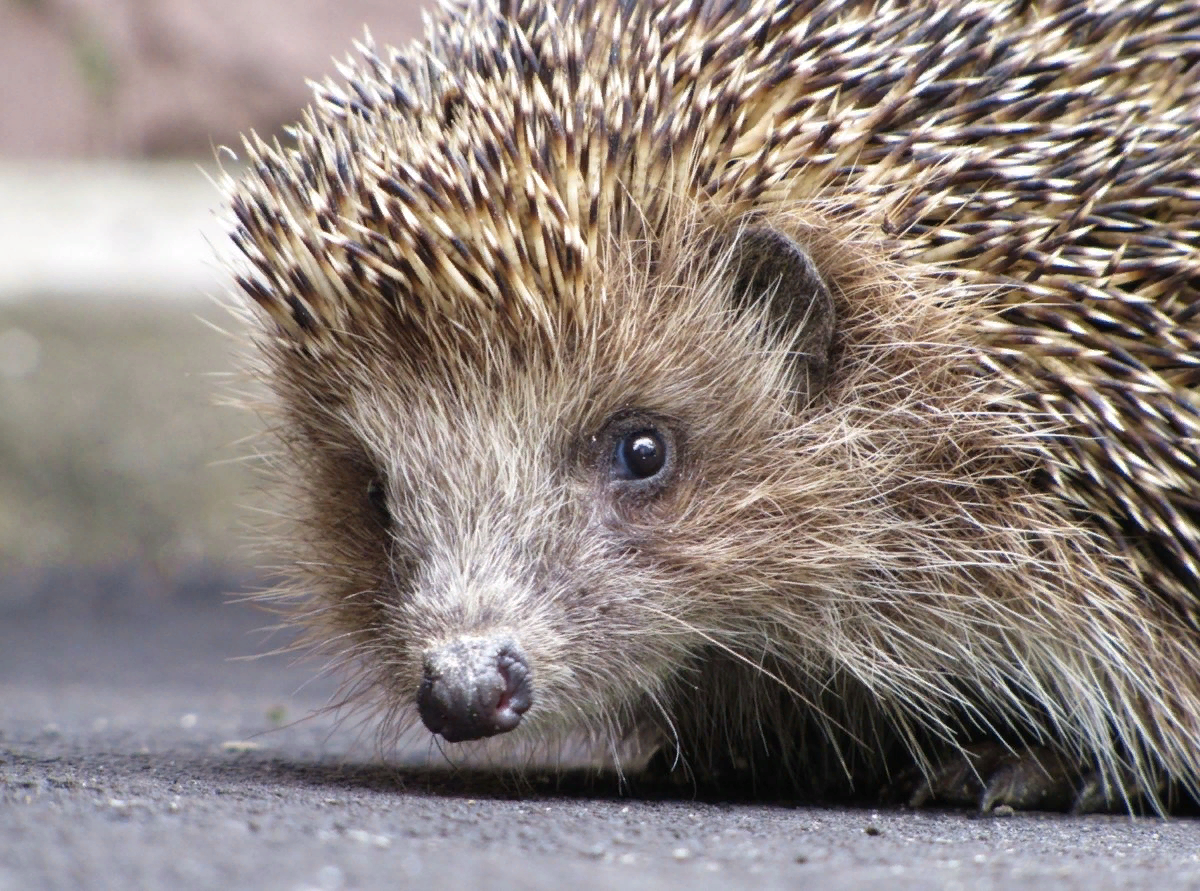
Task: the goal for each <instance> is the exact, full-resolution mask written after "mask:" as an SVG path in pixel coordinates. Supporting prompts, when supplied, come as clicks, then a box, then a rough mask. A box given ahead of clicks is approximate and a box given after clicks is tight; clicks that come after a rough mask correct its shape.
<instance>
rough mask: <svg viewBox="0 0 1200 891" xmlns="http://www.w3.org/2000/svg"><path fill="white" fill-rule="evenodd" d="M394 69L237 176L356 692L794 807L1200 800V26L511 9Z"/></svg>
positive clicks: (985, 11) (758, 3)
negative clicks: (907, 779) (904, 797)
mask: <svg viewBox="0 0 1200 891" xmlns="http://www.w3.org/2000/svg"><path fill="white" fill-rule="evenodd" d="M359 49H360V50H361V58H360V59H359V61H357V62H351V63H348V64H347V66H346V70H345V71H344V72H343V74H345V76H346V83H345V85H339V84H336V83H334V82H331V81H330V82H326V83H325V84H324V85H321V86H319V87H318V88H317V90H316V93H317V99H316V103H315V105H314V106H313V108H312V109H311V110H310V111H309V112H308V113H307V115H306V117H305V118H304V120H303V121H302V122H301V123H300V124H299V125H297V126H296V127H295V128H294V131H293V133H292V136H293V137H294V139H295V145H294V146H293V147H290V148H287V149H284V148H282V147H280V146H279V145H268V144H265V143H263V142H261V141H259V140H257V139H252V140H249V141H248V142H247V152H248V154H249V164H250V168H249V173H248V174H247V175H246V176H245V177H244V178H243V179H242V181H240V182H239V183H236V184H233V183H231V185H230V202H231V207H232V210H233V214H234V217H235V222H234V233H233V237H234V239H235V241H236V242H237V244H238V245H239V247H240V248H241V250H242V252H243V253H244V255H245V258H246V264H245V268H244V269H242V270H241V273H242V274H241V276H240V278H239V282H240V285H241V288H242V290H243V291H244V293H245V295H246V297H247V298H248V299H247V300H246V306H247V308H248V311H247V314H248V315H249V316H250V317H251V318H252V320H253V324H254V326H255V328H254V330H255V335H254V337H255V341H256V344H257V352H258V356H259V358H258V360H257V361H258V368H259V374H260V375H261V376H262V377H263V378H264V379H265V380H266V381H267V382H268V384H269V385H270V387H271V388H272V390H273V392H274V394H275V397H276V398H275V401H274V404H273V408H271V409H270V411H271V413H272V418H273V421H274V429H275V432H276V434H277V436H278V441H277V446H278V447H277V449H276V451H275V454H276V458H277V463H278V465H279V468H280V473H279V477H280V480H281V482H282V484H283V485H284V487H285V489H286V492H287V494H288V497H289V499H290V506H289V508H288V515H289V521H288V523H287V525H286V526H285V528H283V529H282V530H281V532H280V534H279V536H278V537H279V540H280V542H281V545H282V547H283V549H284V550H285V552H286V553H287V555H288V559H289V561H290V563H289V565H290V566H291V569H290V570H289V580H288V582H287V583H286V584H285V585H284V586H283V587H282V588H281V590H280V592H279V593H278V595H277V596H278V598H279V599H280V601H281V602H282V603H284V604H285V605H286V606H287V608H288V609H289V610H290V611H291V612H292V613H293V615H294V617H295V619H296V621H297V622H298V623H299V624H301V625H302V626H304V627H306V628H307V629H308V631H309V637H310V639H311V641H312V642H314V643H315V644H316V645H317V646H318V647H320V648H323V649H324V650H325V651H326V652H327V653H329V654H330V655H331V656H333V657H334V658H335V659H337V660H338V661H340V662H343V663H345V664H346V666H347V667H348V669H349V670H350V672H351V675H352V677H353V680H352V681H351V686H350V688H349V689H350V691H351V695H350V697H349V698H351V699H358V700H361V701H365V702H368V703H370V704H372V706H373V707H374V708H376V709H377V710H378V711H379V712H380V714H381V715H382V717H383V723H384V726H385V727H386V728H387V729H388V731H399V730H400V729H402V728H404V727H405V726H408V725H410V724H411V723H413V722H415V720H416V718H417V716H418V715H419V717H420V718H421V719H422V720H423V722H424V724H425V725H426V726H427V727H428V728H429V729H430V730H431V731H433V732H434V733H438V734H440V735H441V736H443V737H444V738H445V739H446V740H447V741H455V740H465V739H474V738H480V737H486V736H493V735H498V734H502V733H503V734H505V737H504V738H505V739H512V740H525V741H526V743H527V744H529V743H537V742H538V741H550V742H548V743H547V744H553V741H554V740H561V739H564V738H567V737H570V736H571V735H579V734H582V735H585V736H587V737H589V738H590V739H592V740H594V741H595V742H596V743H597V744H598V745H599V746H602V747H607V748H610V749H612V750H618V749H619V748H620V744H621V742H622V741H623V740H626V739H629V738H630V737H632V736H635V735H638V734H648V735H649V736H650V737H651V738H652V739H654V740H655V741H656V744H658V745H660V746H661V747H662V751H663V752H665V753H668V754H669V755H670V757H669V758H667V759H666V760H667V761H668V762H670V761H671V760H672V759H674V758H675V756H676V755H678V756H679V757H678V759H677V762H678V764H679V765H682V767H681V769H684V770H688V771H690V772H691V773H692V775H693V776H695V777H697V778H699V779H703V780H713V781H714V782H716V783H717V784H718V785H719V784H721V783H724V782H726V781H729V782H735V781H736V782H740V781H741V780H742V779H745V778H747V777H749V778H750V779H751V781H752V782H753V783H754V784H755V788H756V789H758V790H759V791H762V792H768V793H779V792H782V791H785V790H790V791H794V792H798V793H805V792H816V793H826V792H831V791H845V790H848V789H853V790H855V791H857V792H866V793H869V792H871V791H872V790H873V789H874V788H875V787H876V786H878V785H879V784H881V783H884V782H887V781H889V780H892V781H894V780H896V778H897V776H898V773H899V772H901V771H902V769H903V768H904V767H906V766H908V765H912V764H915V765H917V766H918V767H919V768H920V769H921V770H922V771H923V775H924V776H925V777H927V778H928V783H927V785H926V786H925V787H924V788H925V792H926V793H927V794H928V793H932V794H935V795H936V794H939V793H942V792H946V791H947V790H948V789H949V788H950V787H951V786H955V784H957V785H962V784H961V783H960V782H959V781H960V780H961V779H962V776H958V778H957V779H953V778H954V776H955V775H954V774H953V771H954V770H955V769H957V768H956V767H955V765H956V764H958V763H959V762H961V763H963V764H967V765H968V773H973V775H974V781H973V782H971V783H967V785H968V786H970V787H971V788H972V790H973V791H972V792H971V794H972V795H979V796H982V797H981V798H980V799H979V800H980V801H982V802H983V803H984V804H985V805H987V804H990V803H996V802H1000V801H1004V802H1008V803H1011V804H1015V805H1020V806H1039V805H1040V806H1046V805H1054V804H1055V803H1058V804H1062V803H1063V802H1065V804H1068V805H1069V804H1070V803H1071V801H1072V800H1074V801H1075V804H1076V806H1079V807H1087V806H1103V805H1105V804H1109V805H1111V804H1112V803H1113V801H1117V802H1118V806H1124V805H1125V804H1127V803H1129V800H1130V799H1129V797H1128V796H1131V795H1135V794H1139V793H1140V794H1144V795H1146V796H1148V797H1149V798H1150V799H1151V801H1153V802H1155V803H1158V802H1159V801H1160V799H1159V797H1158V796H1159V792H1160V790H1161V789H1162V788H1163V787H1164V786H1163V784H1164V783H1165V782H1168V781H1169V782H1172V783H1175V784H1178V785H1180V786H1181V787H1182V788H1184V789H1186V790H1190V791H1191V792H1193V793H1194V792H1195V790H1196V789H1197V785H1198V782H1200V7H1198V6H1197V5H1196V4H1195V3H1194V2H1175V3H1158V2H1156V3H1151V2H1146V0H1134V2H1129V0H1120V2H1117V0H1111V2H1099V0H1097V2H1082V0H1050V2H1045V3H1029V2H1024V0H1020V2H1018V0H950V2H946V3H941V4H938V5H937V7H936V10H933V11H930V9H927V8H926V7H923V6H914V5H912V4H907V3H902V2H888V0H873V2H850V3H846V2H841V0H837V2H834V0H795V2H782V3H777V2H764V0H747V2H712V0H710V2H682V3H674V4H672V3H666V2H658V0H654V2H646V3H626V2H617V0H579V2H565V0H512V2H500V3H497V2H487V0H483V2H478V3H472V4H468V5H461V6H460V5H447V6H446V7H444V8H442V9H441V10H440V11H438V12H437V13H436V14H435V15H434V17H433V18H432V20H431V21H430V23H429V26H428V33H427V36H426V40H425V42H424V43H423V44H420V45H415V46H413V47H411V48H409V49H408V50H406V51H403V52H397V51H388V52H386V53H383V52H381V51H378V50H377V49H376V48H375V47H374V46H373V45H371V44H370V42H369V41H368V42H367V44H366V45H364V46H362V47H360V48H359ZM979 743H983V744H989V743H990V744H992V745H994V746H999V747H1000V748H999V749H998V751H1001V752H1003V753H1005V754H1003V755H1001V756H1000V757H999V762H997V761H996V759H995V758H994V757H992V756H991V755H988V756H986V757H985V756H984V755H983V754H981V753H982V752H983V751H984V750H983V749H980V748H975V747H974V746H976V744H979ZM947 752H950V753H958V755H957V756H956V757H951V758H950V759H949V761H944V760H943V758H944V756H945V754H946V753H947ZM989 759H991V760H989ZM939 764H947V765H949V766H947V767H945V768H939V767H938V765H939ZM1031 764H1032V765H1033V769H1032V770H1030V765H1031ZM1022 771H1024V772H1025V773H1021V772H1022ZM1014 773H1016V774H1021V776H1022V777H1023V778H1022V779H1020V780H1019V781H1017V782H1013V781H1012V779H1011V777H1012V775H1013V774H1014ZM1002 775H1003V776H1005V777H1008V779H1003V778H1002ZM1034 776H1036V777H1039V778H1040V779H1031V777H1034ZM948 777H949V778H950V779H948ZM951 780H953V782H952V781H951ZM1005 783H1007V784H1008V785H1005ZM1064 784H1065V785H1064ZM1089 784H1090V785H1089ZM1064 789H1065V791H1064ZM1097 790H1099V791H1097ZM1089 796H1090V797H1089Z"/></svg>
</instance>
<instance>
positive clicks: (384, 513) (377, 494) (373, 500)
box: [367, 477, 392, 526]
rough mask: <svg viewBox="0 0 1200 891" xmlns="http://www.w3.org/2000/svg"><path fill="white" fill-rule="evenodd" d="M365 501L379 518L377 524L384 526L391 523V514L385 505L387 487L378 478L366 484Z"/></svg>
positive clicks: (386, 504)
mask: <svg viewBox="0 0 1200 891" xmlns="http://www.w3.org/2000/svg"><path fill="white" fill-rule="evenodd" d="M367 501H368V502H369V503H370V505H371V509H372V510H373V511H375V513H376V515H377V516H378V517H379V522H381V523H383V524H384V525H385V526H386V525H388V524H390V523H391V522H392V512H391V510H390V509H389V508H388V503H387V487H386V486H384V484H383V480H381V479H380V478H379V477H375V478H374V479H372V480H371V482H369V483H368V484H367Z"/></svg>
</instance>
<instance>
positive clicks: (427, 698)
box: [417, 637, 533, 742]
mask: <svg viewBox="0 0 1200 891" xmlns="http://www.w3.org/2000/svg"><path fill="white" fill-rule="evenodd" d="M531 705H533V675H532V673H531V672H530V670H529V663H528V662H527V661H526V659H525V654H524V653H522V652H521V650H520V648H519V647H518V646H517V645H516V644H514V643H513V642H512V641H511V640H506V639H497V638H491V637H488V638H460V639H458V640H455V641H453V642H452V643H449V644H447V645H445V646H442V647H441V648H439V649H436V650H431V651H429V652H427V653H426V654H425V657H424V668H423V677H422V679H421V686H420V688H419V689H418V691H417V711H418V712H419V713H420V715H421V720H422V721H423V722H424V724H425V726H426V727H427V728H428V729H429V731H430V732H431V733H437V734H441V736H442V738H443V739H445V740H446V742H463V741H466V740H471V739H483V738H485V737H488V736H495V735H497V734H499V733H507V732H508V731H510V730H512V729H514V728H515V727H516V726H517V725H518V724H520V723H521V717H522V715H524V714H525V712H527V711H528V710H529V707H530V706H531Z"/></svg>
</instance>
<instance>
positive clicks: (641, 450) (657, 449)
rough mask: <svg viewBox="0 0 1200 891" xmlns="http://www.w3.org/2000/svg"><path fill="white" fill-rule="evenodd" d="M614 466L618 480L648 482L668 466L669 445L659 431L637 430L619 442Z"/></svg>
mask: <svg viewBox="0 0 1200 891" xmlns="http://www.w3.org/2000/svg"><path fill="white" fill-rule="evenodd" d="M613 457H614V465H615V470H616V475H617V478H618V479H623V480H646V479H650V478H651V477H653V476H657V475H658V474H659V473H661V472H662V469H663V468H664V467H665V466H666V464H667V444H666V442H665V441H664V440H663V438H662V436H661V435H659V433H658V431H657V430H653V429H647V430H635V431H633V432H632V433H627V434H625V436H623V437H621V439H619V440H617V448H616V454H615V455H614V456H613Z"/></svg>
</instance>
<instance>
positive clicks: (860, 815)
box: [0, 572, 1200, 891]
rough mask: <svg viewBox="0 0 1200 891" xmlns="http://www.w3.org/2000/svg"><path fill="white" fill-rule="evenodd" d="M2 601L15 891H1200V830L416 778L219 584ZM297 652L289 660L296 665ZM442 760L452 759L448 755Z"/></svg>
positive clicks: (48, 579) (5, 883) (37, 585)
mask: <svg viewBox="0 0 1200 891" xmlns="http://www.w3.org/2000/svg"><path fill="white" fill-rule="evenodd" d="M3 584H4V588H5V590H3V591H0V889H5V891H7V889H17V888H121V889H129V888H251V887H252V888H255V889H263V891H265V889H273V888H280V889H300V888H320V889H338V888H384V887H396V888H410V887H411V888H416V887H434V888H441V887H446V888H484V887H486V888H489V889H500V888H565V887H569V888H573V889H579V891H583V889H592V888H609V887H621V888H630V889H636V888H671V887H688V888H718V887H746V886H754V887H756V888H794V887H809V886H811V887H819V888H834V889H837V888H859V887H888V888H910V887H911V888H918V887H921V888H924V887H929V888H946V889H951V888H981V889H986V888H1005V889H1008V888H1012V887H1013V886H1014V884H1015V883H1018V882H1020V883H1033V884H1035V885H1039V886H1041V885H1044V886H1047V887H1050V886H1053V887H1072V888H1089V889H1091V888H1095V889H1110V888H1200V821H1196V820H1192V819H1183V818H1178V819H1172V820H1168V821H1162V820H1159V819H1152V818H1139V819H1130V818H1125V817H1109V816H1089V817H1083V818H1072V817H1066V816H1062V815H1052V814H1018V815H1014V816H1010V817H988V818H980V817H976V816H973V815H970V814H965V813H956V812H940V811H905V810H887V809H878V810H874V809H853V808H814V807H793V806H785V805H754V804H738V803H704V802H697V801H691V800H688V799H686V798H684V799H678V800H634V799H630V798H621V797H619V796H618V795H617V794H615V789H614V787H613V785H612V784H611V783H609V782H606V781H594V782H587V781H584V780H581V779H575V778H571V777H567V778H564V779H563V780H562V781H561V782H560V783H557V784H555V783H548V782H544V781H540V780H537V779H534V780H531V781H528V782H524V783H516V782H513V781H511V779H508V780H506V779H500V780H488V779H486V778H480V777H477V776H472V775H463V774H455V773H453V772H446V771H444V770H442V771H439V772H429V771H419V770H414V769H413V768H411V767H409V768H404V767H401V766H399V765H400V764H403V763H406V762H410V761H411V760H412V759H413V758H416V759H421V758H422V757H423V756H425V755H429V754H431V752H433V750H432V749H431V748H430V746H429V745H428V742H427V741H420V740H417V741H415V742H414V743H413V748H412V750H411V751H408V752H393V753H387V757H384V756H382V755H380V754H379V753H378V752H377V750H376V747H375V746H373V745H372V743H371V737H370V733H369V727H364V726H363V725H362V724H361V723H356V722H353V721H347V722H342V723H340V724H339V722H338V721H337V720H336V719H335V717H334V716H333V715H330V714H328V713H325V714H319V713H318V712H319V710H320V709H321V707H322V705H323V704H324V703H325V702H327V701H328V697H329V696H330V695H331V694H332V692H333V686H332V684H331V682H330V681H328V680H320V681H317V682H313V681H312V678H313V676H314V675H315V674H316V673H317V669H318V666H317V665H315V664H311V663H308V664H293V660H291V659H289V658H288V657H286V656H270V657H265V658H262V659H257V660H254V661H249V662H247V661H242V660H239V659H238V658H237V657H240V656H245V655H247V654H251V653H256V652H262V651H265V650H268V649H270V648H271V646H272V641H268V640H265V639H264V638H263V635H261V634H256V633H254V629H255V628H258V627H261V626H262V625H263V624H264V623H265V622H266V621H267V617H265V616H264V615H262V614H260V613H256V612H254V611H252V610H250V609H249V608H248V607H246V606H239V605H235V604H225V605H222V604H221V603H220V602H219V598H218V597H217V596H216V594H217V592H219V591H220V590H222V589H225V588H230V587H234V586H235V583H234V582H233V581H231V580H230V579H228V578H224V577H220V576H217V577H213V578H209V577H206V576H205V575H204V574H203V573H193V574H191V575H190V576H183V577H178V578H173V579H166V580H164V579H155V578H150V577H145V576H142V575H138V574H136V573H133V574H122V573H120V572H117V573H110V574H109V575H108V576H94V575H87V574H82V575H81V574H71V573H58V574H46V573H43V574H35V575H26V576H22V577H15V578H9V579H7V580H5V581H4V583H3ZM280 642H281V641H280V639H279V638H275V639H274V641H273V643H274V644H275V645H278V643H280ZM434 754H435V755H436V753H434Z"/></svg>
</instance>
